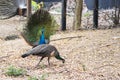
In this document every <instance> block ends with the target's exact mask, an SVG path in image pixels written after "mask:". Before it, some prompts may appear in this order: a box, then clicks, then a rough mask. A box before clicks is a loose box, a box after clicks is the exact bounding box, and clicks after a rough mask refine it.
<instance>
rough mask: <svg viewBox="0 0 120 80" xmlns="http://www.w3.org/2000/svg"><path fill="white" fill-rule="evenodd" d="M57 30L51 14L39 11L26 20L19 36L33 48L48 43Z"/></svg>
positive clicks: (42, 10)
mask: <svg viewBox="0 0 120 80" xmlns="http://www.w3.org/2000/svg"><path fill="white" fill-rule="evenodd" d="M57 28H58V24H57V22H56V21H55V20H54V18H53V17H52V16H51V14H50V13H49V12H48V11H47V10H44V9H39V10H37V11H36V12H35V13H34V14H32V15H31V17H30V18H29V19H28V21H27V23H26V25H25V27H24V28H23V31H22V32H21V35H22V37H23V38H24V40H25V41H26V42H27V43H28V44H29V45H30V46H33V47H34V46H37V45H40V44H46V43H48V42H49V41H50V36H51V35H53V34H55V31H56V30H57ZM46 41H47V42H46Z"/></svg>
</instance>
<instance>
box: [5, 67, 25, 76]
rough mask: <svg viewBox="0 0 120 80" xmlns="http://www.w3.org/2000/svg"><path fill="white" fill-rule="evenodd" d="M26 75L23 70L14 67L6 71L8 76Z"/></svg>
mask: <svg viewBox="0 0 120 80" xmlns="http://www.w3.org/2000/svg"><path fill="white" fill-rule="evenodd" d="M24 73H25V71H24V70H23V69H20V68H15V67H13V66H10V67H9V68H8V69H7V71H6V74H7V75H8V76H20V75H23V74H24Z"/></svg>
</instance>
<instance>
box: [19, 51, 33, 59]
mask: <svg viewBox="0 0 120 80" xmlns="http://www.w3.org/2000/svg"><path fill="white" fill-rule="evenodd" d="M29 55H31V53H30V52H27V53H25V54H23V55H22V56H21V57H22V58H25V57H27V56H29Z"/></svg>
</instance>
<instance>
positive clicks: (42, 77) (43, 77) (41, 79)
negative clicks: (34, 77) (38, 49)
mask: <svg viewBox="0 0 120 80" xmlns="http://www.w3.org/2000/svg"><path fill="white" fill-rule="evenodd" d="M46 77H48V74H43V75H42V76H41V77H40V80H46Z"/></svg>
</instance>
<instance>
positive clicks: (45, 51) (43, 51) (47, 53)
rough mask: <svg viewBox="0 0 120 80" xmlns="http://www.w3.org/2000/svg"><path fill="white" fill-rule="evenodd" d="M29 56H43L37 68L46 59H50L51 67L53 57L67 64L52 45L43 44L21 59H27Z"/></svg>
mask: <svg viewBox="0 0 120 80" xmlns="http://www.w3.org/2000/svg"><path fill="white" fill-rule="evenodd" d="M29 55H34V56H41V59H40V61H39V62H38V64H37V65H36V66H35V67H37V66H38V65H39V63H40V62H41V61H42V60H43V59H44V58H45V57H48V64H49V66H50V58H51V57H55V58H56V59H58V60H61V61H62V62H63V63H64V62H65V59H63V58H62V57H61V56H60V54H59V52H58V50H57V49H56V47H55V46H53V45H50V44H42V45H38V46H36V47H34V48H33V49H31V50H29V51H28V52H26V53H25V54H23V55H22V56H21V57H22V58H25V57H27V56H29Z"/></svg>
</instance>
